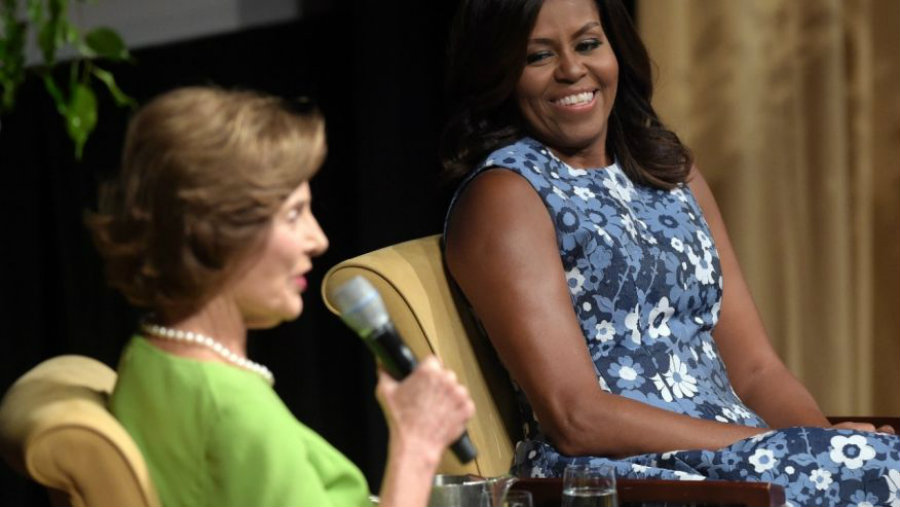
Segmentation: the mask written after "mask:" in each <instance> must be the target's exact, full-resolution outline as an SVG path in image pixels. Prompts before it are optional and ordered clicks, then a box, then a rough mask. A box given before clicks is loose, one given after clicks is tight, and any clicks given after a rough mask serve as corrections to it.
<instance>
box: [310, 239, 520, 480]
mask: <svg viewBox="0 0 900 507" xmlns="http://www.w3.org/2000/svg"><path fill="white" fill-rule="evenodd" d="M356 275H361V276H363V277H364V278H366V279H367V280H368V281H369V282H371V283H372V285H373V286H375V288H376V289H377V290H378V292H379V293H380V294H381V297H382V299H384V303H385V306H386V307H387V310H388V313H390V315H391V318H392V319H393V321H394V325H395V326H396V327H397V330H398V332H399V333H400V335H401V336H402V337H403V338H404V339H405V340H406V342H407V344H408V345H409V347H410V348H411V349H412V350H413V352H414V353H415V354H416V355H417V356H419V357H423V356H425V355H427V354H435V355H437V356H438V357H440V358H441V360H442V361H443V362H444V364H445V365H446V366H447V367H449V368H450V369H452V370H453V371H455V372H456V374H457V376H458V377H459V380H460V382H462V384H464V385H465V386H466V387H467V388H468V389H469V393H470V394H471V396H472V399H473V401H474V402H475V408H476V417H475V418H473V419H472V421H470V422H469V425H468V431H469V437H470V438H471V439H472V442H473V443H474V444H475V447H476V448H477V449H478V456H477V457H476V458H475V460H474V461H472V462H470V463H468V464H466V465H462V464H460V463H459V461H457V460H456V458H455V457H454V456H453V455H452V453H449V452H448V453H445V455H444V457H443V460H442V461H441V465H440V467H439V469H438V471H439V473H444V474H468V473H470V474H476V475H481V476H485V477H488V476H497V475H502V474H506V473H508V472H509V467H510V465H511V464H512V457H513V450H514V446H515V442H516V441H517V440H518V439H519V435H520V431H521V429H520V426H519V416H518V412H517V410H516V407H515V401H514V397H513V393H512V389H511V387H510V382H509V378H508V376H507V374H506V370H505V369H504V368H503V366H502V365H501V364H500V363H499V361H498V360H497V358H496V355H495V354H494V352H493V348H492V347H491V344H490V342H488V341H487V340H486V339H485V338H484V337H483V336H482V334H481V333H480V332H479V330H478V328H477V325H476V324H475V322H473V321H472V319H471V318H470V317H469V315H468V312H465V311H460V308H462V307H461V306H460V305H461V301H460V300H459V298H458V296H457V294H455V293H454V291H453V290H451V287H450V284H449V283H448V282H447V276H446V274H445V271H444V264H443V256H442V254H441V246H440V236H438V235H434V236H428V237H424V238H419V239H415V240H412V241H407V242H405V243H400V244H397V245H393V246H389V247H387V248H383V249H381V250H377V251H374V252H370V253H368V254H365V255H361V256H359V257H356V258H353V259H349V260H346V261H344V262H341V263H340V264H338V265H336V266H334V267H333V268H331V269H330V270H329V271H328V273H327V274H326V275H325V280H324V281H323V283H322V294H323V297H324V299H325V304H326V306H327V307H328V309H329V310H331V311H332V312H334V313H335V314H337V313H338V311H337V310H336V307H335V305H334V302H333V301H332V300H331V299H330V294H331V293H332V292H333V291H334V289H335V288H337V287H340V286H341V285H342V284H343V283H344V282H346V281H347V280H349V279H350V278H352V277H354V276H356Z"/></svg>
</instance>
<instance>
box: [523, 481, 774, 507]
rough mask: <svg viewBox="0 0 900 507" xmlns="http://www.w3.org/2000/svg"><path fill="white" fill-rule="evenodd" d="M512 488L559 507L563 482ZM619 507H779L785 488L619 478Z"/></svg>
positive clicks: (539, 504) (544, 505) (540, 506)
mask: <svg viewBox="0 0 900 507" xmlns="http://www.w3.org/2000/svg"><path fill="white" fill-rule="evenodd" d="M512 489H523V490H526V491H530V492H531V495H532V497H533V498H534V507H559V505H560V500H561V498H562V479H519V480H518V481H516V483H515V484H513V486H512ZM616 490H617V493H618V497H619V507H637V506H640V507H676V506H684V507H687V506H691V507H701V506H702V507H707V506H708V507H726V506H728V507H732V506H733V507H738V506H742V507H781V506H783V505H784V503H785V499H784V489H783V488H782V487H781V486H778V485H776V484H769V483H767V482H736V481H712V480H707V481H664V480H655V479H618V480H617V481H616Z"/></svg>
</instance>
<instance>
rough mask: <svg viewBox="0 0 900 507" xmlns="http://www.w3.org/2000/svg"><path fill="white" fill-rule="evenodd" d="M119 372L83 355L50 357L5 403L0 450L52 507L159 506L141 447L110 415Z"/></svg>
mask: <svg viewBox="0 0 900 507" xmlns="http://www.w3.org/2000/svg"><path fill="white" fill-rule="evenodd" d="M115 382H116V372H115V371H114V370H112V369H110V368H109V367H108V366H106V365H104V364H103V363H101V362H99V361H96V360H94V359H91V358H88V357H84V356H74V355H69V356H59V357H54V358H52V359H48V360H46V361H44V362H42V363H40V364H38V365H37V366H35V367H34V368H32V369H31V370H30V371H28V372H27V373H25V375H23V376H22V377H20V378H19V380H17V381H16V382H15V383H14V384H13V385H12V387H10V388H9V390H8V391H7V392H6V395H5V396H4V397H3V401H2V402H0V450H2V453H3V457H4V458H5V459H6V461H7V462H8V463H9V464H10V465H11V466H12V467H13V468H15V469H16V470H18V471H19V472H22V473H24V474H26V475H27V476H29V477H30V478H32V479H33V480H35V481H36V482H38V483H40V484H42V485H44V486H45V487H47V489H48V490H49V492H50V498H51V502H52V503H53V504H54V505H71V506H74V507H82V506H89V505H123V506H125V505H127V506H146V507H157V506H159V505H160V503H159V498H158V496H157V493H156V490H155V488H154V486H153V483H152V481H151V479H150V473H149V471H148V469H147V466H146V464H145V463H144V458H143V456H142V455H141V452H140V450H139V449H138V447H137V445H136V444H135V443H134V441H133V440H132V439H131V437H130V436H129V435H128V433H127V432H126V431H125V429H124V428H123V427H122V426H121V425H120V424H119V422H118V421H117V420H116V419H115V417H113V415H112V414H111V413H110V412H109V410H108V409H107V400H108V397H109V394H110V393H111V392H112V388H113V385H115Z"/></svg>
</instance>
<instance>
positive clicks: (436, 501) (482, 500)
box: [428, 474, 516, 507]
mask: <svg viewBox="0 0 900 507" xmlns="http://www.w3.org/2000/svg"><path fill="white" fill-rule="evenodd" d="M515 481H516V479H515V477H512V476H509V475H505V476H500V477H491V478H484V477H478V476H475V475H441V474H438V475H436V476H435V477H434V482H432V485H431V497H430V498H429V499H428V507H501V506H502V505H503V499H504V498H505V497H506V493H507V491H508V490H509V487H510V486H512V484H513V482H515Z"/></svg>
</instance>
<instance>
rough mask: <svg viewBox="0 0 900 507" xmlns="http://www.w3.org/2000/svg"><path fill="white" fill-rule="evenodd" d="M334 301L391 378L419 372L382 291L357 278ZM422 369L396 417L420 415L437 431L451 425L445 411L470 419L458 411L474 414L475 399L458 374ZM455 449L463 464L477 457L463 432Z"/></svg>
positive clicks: (432, 365)
mask: <svg viewBox="0 0 900 507" xmlns="http://www.w3.org/2000/svg"><path fill="white" fill-rule="evenodd" d="M332 298H333V301H334V303H335V306H337V308H338V310H339V312H340V315H341V319H342V320H343V321H344V322H345V323H346V324H347V325H348V326H350V328H352V329H353V330H354V331H355V332H356V333H357V334H358V335H359V336H360V338H362V339H363V342H365V344H366V345H367V346H368V347H369V349H370V350H371V351H372V353H373V354H374V355H375V356H376V357H378V359H379V360H380V361H381V364H382V366H383V368H384V370H385V371H386V372H387V373H388V374H389V375H390V376H391V377H393V378H394V379H397V380H403V379H404V378H406V377H407V376H409V375H410V374H411V373H412V372H413V371H414V370H416V369H417V367H420V365H419V363H418V361H417V360H416V357H415V356H414V355H413V353H412V351H411V350H410V349H409V347H407V346H406V344H405V343H404V342H403V340H402V339H401V338H400V336H399V335H398V334H397V332H396V330H395V329H394V326H393V324H392V323H391V321H390V316H389V315H388V314H387V311H386V310H385V308H384V303H383V302H382V300H381V297H380V296H379V295H378V292H377V291H376V290H375V288H374V287H372V285H371V284H370V283H369V282H368V281H366V280H365V279H364V278H362V277H354V278H352V279H350V280H349V281H348V282H346V283H345V284H344V285H342V286H341V287H339V288H338V289H337V290H336V291H335V292H334V293H333V294H332ZM432 361H433V363H432ZM423 364H425V368H424V369H423V371H421V372H418V373H417V374H416V375H415V376H416V377H419V379H417V380H416V381H415V382H414V384H413V385H410V386H404V387H403V388H404V389H405V391H404V392H402V393H401V392H399V391H398V392H397V395H398V396H397V400H396V402H397V403H396V404H395V406H392V407H391V410H393V411H396V412H400V413H395V414H393V416H392V417H395V418H399V419H403V418H404V417H408V416H410V415H411V414H410V413H411V412H416V411H418V412H419V413H418V414H415V417H417V418H418V420H419V421H420V422H421V423H423V424H425V425H426V426H429V425H430V426H431V427H434V428H436V429H441V427H446V426H447V424H448V422H449V421H450V420H452V418H448V419H447V420H442V417H443V416H442V415H441V413H440V412H441V410H443V411H444V412H447V411H450V412H455V414H454V415H455V416H456V417H460V416H463V417H465V419H467V418H468V415H469V414H465V413H462V414H461V413H460V412H461V411H462V412H466V411H468V412H469V413H470V412H471V410H472V409H471V400H469V399H468V395H467V394H465V391H464V388H462V387H461V386H459V384H458V383H457V382H456V378H455V375H453V373H452V372H449V371H447V370H444V369H443V368H441V367H440V366H439V364H438V363H437V361H436V360H429V361H428V362H427V363H423ZM386 389H387V391H386V390H385V388H382V386H381V385H379V395H385V394H389V392H388V391H390V392H393V390H394V389H398V387H397V386H392V387H390V388H386ZM461 402H462V403H461ZM432 409H435V413H434V414H430V413H427V412H428V411H430V410H432ZM437 409H439V410H437ZM451 450H452V451H453V453H454V454H455V455H456V457H457V458H458V459H459V461H460V462H461V463H467V462H469V461H471V460H472V459H474V458H475V455H476V450H475V446H474V445H473V444H472V441H471V440H470V439H469V436H468V433H466V432H465V431H464V432H463V433H462V435H461V436H459V438H458V439H457V440H456V441H455V442H453V444H452V445H451Z"/></svg>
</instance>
